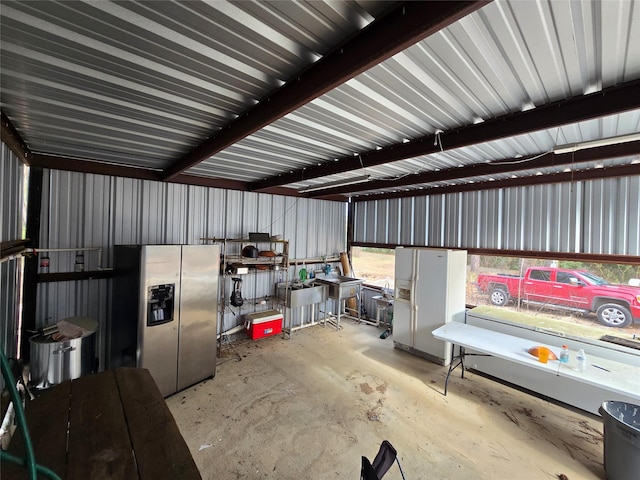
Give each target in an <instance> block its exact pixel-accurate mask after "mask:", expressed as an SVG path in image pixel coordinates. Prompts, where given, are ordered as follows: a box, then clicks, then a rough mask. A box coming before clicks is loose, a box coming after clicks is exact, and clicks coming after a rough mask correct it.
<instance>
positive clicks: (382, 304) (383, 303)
mask: <svg viewBox="0 0 640 480" xmlns="http://www.w3.org/2000/svg"><path fill="white" fill-rule="evenodd" d="M371 298H372V299H373V300H375V302H376V305H377V306H378V308H387V307H390V306H391V305H393V298H390V297H385V296H384V295H375V296H373V297H371Z"/></svg>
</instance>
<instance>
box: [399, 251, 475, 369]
mask: <svg viewBox="0 0 640 480" xmlns="http://www.w3.org/2000/svg"><path fill="white" fill-rule="evenodd" d="M395 260H396V265H395V296H394V304H393V342H394V346H395V347H396V348H400V349H403V350H406V351H409V352H411V353H413V354H415V355H419V356H422V357H425V358H427V359H429V360H432V361H435V362H437V363H440V364H442V365H448V364H449V359H450V358H451V344H450V343H448V342H443V341H442V340H437V339H435V338H434V337H433V335H432V334H431V332H432V331H433V330H435V329H436V328H438V327H440V326H442V325H444V324H445V323H447V322H451V321H453V320H456V321H461V322H464V316H465V289H466V283H467V252H466V250H445V249H436V248H396V259H395Z"/></svg>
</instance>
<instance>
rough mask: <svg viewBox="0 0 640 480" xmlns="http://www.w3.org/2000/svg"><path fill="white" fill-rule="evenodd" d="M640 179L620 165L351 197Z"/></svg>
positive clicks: (636, 168)
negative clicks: (628, 178) (618, 178)
mask: <svg viewBox="0 0 640 480" xmlns="http://www.w3.org/2000/svg"><path fill="white" fill-rule="evenodd" d="M637 175H640V165H637V164H635V165H617V166H613V167H608V168H594V169H591V170H578V171H573V172H559V173H554V174H548V175H533V176H527V177H518V178H509V179H504V180H496V181H494V182H491V181H487V182H474V183H463V184H459V185H448V186H446V187H428V188H421V189H416V188H414V189H409V190H405V191H402V192H384V193H375V194H372V195H359V196H357V197H352V198H351V201H352V202H369V201H372V200H388V199H391V198H407V197H422V196H425V195H440V194H446V193H460V192H474V191H477V190H492V189H496V188H511V187H523V186H528V185H547V184H552V183H563V182H581V181H584V180H598V179H601V178H617V177H628V176H637Z"/></svg>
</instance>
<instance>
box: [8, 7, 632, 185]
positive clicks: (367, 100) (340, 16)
mask: <svg viewBox="0 0 640 480" xmlns="http://www.w3.org/2000/svg"><path fill="white" fill-rule="evenodd" d="M389 5H390V3H386V2H375V1H371V2H369V1H360V2H352V1H309V2H292V1H271V2H264V1H256V2H249V1H246V2H222V1H216V2H180V1H163V2H140V3H137V2H128V1H127V2H106V1H96V2H88V3H83V2H76V1H63V2H49V1H47V2H39V1H32V2H18V1H3V5H2V12H1V14H2V29H1V30H2V31H1V35H2V37H1V42H2V43H1V55H2V57H1V61H2V77H1V81H2V109H3V111H4V112H5V113H6V114H7V115H8V117H9V118H10V119H11V121H12V122H13V124H14V126H15V127H16V128H17V130H18V131H19V133H20V134H21V135H22V136H23V138H24V140H25V141H26V142H27V143H28V145H29V147H30V148H31V150H32V151H34V152H40V153H46V154H52V155H60V156H67V157H75V158H87V159H93V160H98V161H103V162H113V163H123V164H127V165H132V166H138V167H143V168H150V169H155V170H162V169H166V168H167V167H168V166H169V165H171V164H173V163H174V162H175V161H176V160H178V159H180V158H181V157H182V156H183V155H185V154H186V153H188V152H189V151H191V150H192V149H193V148H194V147H196V146H197V145H198V144H200V143H201V142H202V141H203V140H205V139H206V138H207V137H209V136H211V135H214V134H215V133H216V132H217V131H220V129H222V128H224V127H225V126H226V125H227V124H228V123H229V122H231V121H232V120H234V119H236V118H238V116H239V115H242V114H243V112H246V111H248V110H249V109H250V108H251V107H252V106H254V105H256V104H257V103H258V102H259V101H260V100H262V99H264V98H266V97H267V96H268V94H269V93H270V92H272V91H274V90H275V89H277V88H278V87H280V86H281V85H283V84H284V83H285V82H286V81H288V80H290V79H291V78H295V75H296V74H297V73H298V72H301V71H304V70H305V69H306V68H308V67H309V66H310V65H311V64H312V63H313V62H315V61H316V60H317V59H319V58H321V57H322V55H325V54H327V53H328V52H329V51H331V49H332V48H333V47H334V46H336V45H338V44H339V43H340V42H342V41H344V40H345V39H346V38H348V37H350V36H352V35H354V34H356V33H357V32H358V31H359V30H361V29H362V28H363V27H365V26H366V25H367V24H369V23H370V22H372V21H373V20H374V19H375V18H376V17H378V16H380V15H381V14H382V12H383V11H385V9H387V8H388V7H389ZM639 12H640V2H639V1H638V0H629V1H619V2H596V1H589V2H566V1H561V0H552V1H549V0H546V1H536V2H533V1H530V2H526V1H518V0H514V1H504V0H497V1H494V2H492V3H490V4H488V5H486V6H484V7H483V8H481V9H479V10H477V11H476V12H475V13H472V14H469V15H467V16H466V17H464V18H462V19H461V20H459V21H457V22H455V23H453V24H452V25H450V26H449V27H447V28H444V29H442V30H440V31H439V32H437V33H435V34H433V35H431V36H429V37H428V38H426V39H425V40H423V41H421V42H419V43H417V44H416V45H414V46H412V47H410V48H408V49H406V50H405V51H403V52H401V53H398V54H396V55H394V56H393V57H392V58H390V59H388V60H386V61H384V62H382V63H380V64H379V65H377V66H376V67H373V68H371V69H370V70H368V71H367V72H365V73H362V74H360V75H358V76H357V77H355V78H353V79H351V80H349V81H347V82H346V83H344V84H343V85H341V86H339V87H337V88H335V89H333V90H331V91H330V92H328V93H326V94H324V95H322V96H320V97H318V98H316V99H315V100H313V101H311V102H310V103H308V104H307V105H305V106H303V107H301V108H298V109H297V110H295V111H293V112H291V113H289V114H287V115H285V116H284V117H282V118H280V119H279V120H276V121H275V122H273V123H272V124H270V125H268V126H267V127H264V128H262V129H260V130H259V131H257V132H256V133H254V134H252V135H249V136H247V137H246V138H244V139H243V140H240V141H239V142H237V143H235V144H234V145H232V146H231V147H228V148H226V149H224V150H222V151H220V152H219V153H217V154H215V155H213V156H212V157H210V158H209V159H207V160H205V161H203V162H202V163H200V164H198V165H196V166H194V167H192V168H190V169H188V170H187V171H186V173H188V174H191V175H195V176H202V177H210V178H224V179H227V180H238V181H242V182H254V181H258V180H262V179H265V178H270V177H275V176H278V175H280V174H283V173H288V172H292V171H298V170H300V171H301V175H300V177H301V178H302V179H303V180H302V181H298V182H296V183H293V184H289V185H288V186H289V187H292V188H295V189H299V188H304V187H307V186H313V185H318V184H321V183H324V182H330V181H333V180H335V179H337V178H345V177H346V178H349V177H354V176H358V175H361V174H362V172H361V171H358V170H356V171H354V172H351V173H341V174H335V175H329V176H326V177H321V178H316V179H313V178H312V179H308V180H304V172H302V169H309V168H311V167H317V166H318V165H325V164H327V163H328V162H332V161H333V160H334V159H343V158H346V157H350V156H354V155H356V156H357V154H358V153H362V152H365V151H371V150H375V149H376V148H377V147H389V146H391V145H396V144H402V142H404V141H412V140H414V139H416V138H420V137H424V136H425V135H429V134H433V133H435V132H436V131H445V132H447V131H451V130H455V129H457V128H460V127H464V126H467V125H472V124H474V123H478V122H482V121H487V120H491V119H494V118H497V117H500V116H502V115H505V114H509V113H514V112H520V111H525V110H529V109H533V108H535V107H539V106H542V105H545V104H548V103H549V102H557V101H560V100H563V99H567V98H571V97H575V96H576V95H582V94H589V93H591V92H595V91H600V90H602V89H603V88H608V87H612V86H615V85H618V84H621V83H624V82H630V81H634V80H638V79H640V13H639ZM639 119H640V110H633V111H631V112H627V113H621V114H618V115H613V116H609V117H606V118H602V119H597V120H590V121H587V122H580V123H578V124H572V125H566V126H563V127H561V128H553V129H544V130H541V131H538V132H533V133H529V134H527V135H519V136H517V137H512V138H506V139H501V140H494V141H490V142H482V143H478V144H476V145H472V146H469V147H465V148H461V149H456V150H452V151H445V152H439V153H435V154H431V155H426V156H422V157H418V158H414V159H408V160H402V161H398V162H393V163H390V164H386V165H380V166H376V167H367V168H366V172H367V173H368V174H370V175H371V176H372V178H388V177H398V176H402V175H410V174H412V173H415V172H418V171H420V172H423V171H430V170H435V169H446V168H451V167H455V166H457V165H470V164H473V163H479V162H487V161H491V160H501V159H508V158H516V157H518V156H519V155H522V156H528V155H536V154H539V153H542V152H545V151H550V150H552V149H553V146H554V145H557V144H563V143H575V142H583V141H587V140H592V139H596V138H602V137H614V136H618V135H623V134H626V133H635V132H639V131H640V120H639ZM629 161H631V160H630V159H629V158H628V159H626V160H625V159H622V160H620V162H629ZM558 171H561V169H559V170H558ZM550 173H553V172H550ZM516 175H518V176H523V175H524V172H519V173H517V174H516ZM362 188H364V187H362ZM383 191H384V190H383Z"/></svg>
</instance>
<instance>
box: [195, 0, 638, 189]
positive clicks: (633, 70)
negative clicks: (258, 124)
mask: <svg viewBox="0 0 640 480" xmlns="http://www.w3.org/2000/svg"><path fill="white" fill-rule="evenodd" d="M633 4H634V2H605V3H599V2H520V1H515V2H502V1H496V2H493V3H492V4H489V5H487V6H485V7H484V8H482V9H481V10H479V11H478V12H476V13H473V14H471V15H468V16H467V17H465V18H464V19H462V20H460V21H459V22H457V23H455V24H453V25H452V26H450V27H448V28H446V29H444V30H442V31H441V32H439V33H438V34H436V35H433V36H432V37H429V38H428V39H426V40H424V41H422V42H420V43H419V44H417V45H415V46H414V47H411V48H409V49H407V50H406V51H404V52H402V53H399V54H397V55H395V56H394V57H393V58H392V59H390V60H387V61H386V62H383V63H382V64H380V65H378V66H377V67H374V68H372V69H371V70H369V71H368V72H366V73H364V74H362V75H360V76H358V77H357V78H355V79H353V80H351V81H349V82H347V83H346V84H344V85H342V86H340V87H338V88H336V89H334V90H333V91H331V92H330V93H328V94H326V95H323V96H322V97H320V98H318V99H317V100H314V101H312V102H311V103H310V104H308V105H306V106H305V107H302V108H300V109H299V110H298V111H296V112H293V113H291V114H289V115H287V116H286V117H284V118H282V119H281V120H278V121H276V122H274V123H273V124H272V125H270V126H269V127H268V128H265V129H263V130H261V131H259V132H257V133H256V134H254V135H251V136H249V137H247V138H246V139H245V140H242V141H240V142H238V143H237V144H235V145H234V146H232V147H230V148H228V149H227V150H225V151H223V152H221V153H220V154H218V155H215V156H213V157H212V158H210V159H209V160H207V161H205V162H203V163H201V164H200V165H198V166H197V167H194V168H192V169H191V170H190V171H189V173H193V174H197V175H214V174H215V172H224V173H227V174H230V175H235V176H234V177H233V178H237V179H241V180H247V181H249V180H256V179H259V178H261V177H266V176H271V175H274V174H276V173H277V172H278V171H286V170H287V169H288V168H292V167H293V168H302V167H305V166H313V165H317V164H318V163H319V162H323V161H327V160H330V159H331V158H333V157H336V158H337V157H344V156H348V155H350V154H353V153H358V152H362V151H367V150H373V149H375V148H376V147H377V146H387V145H391V144H395V143H400V142H402V141H403V140H405V139H408V140H411V139H414V138H416V137H420V136H423V135H425V134H427V133H434V132H435V131H437V130H443V131H446V130H449V129H453V128H456V127H460V126H464V125H468V124H472V123H474V122H478V121H480V120H481V119H484V120H486V119H490V118H495V117H497V116H500V115H503V114H505V113H510V112H517V111H521V110H526V109H529V108H532V107H533V106H535V105H542V104H545V103H547V102H550V101H557V100H561V99H563V98H567V97H570V96H575V95H578V94H581V93H590V92H592V91H594V90H600V89H601V88H603V87H606V86H611V85H615V84H616V83H620V82H624V81H629V80H632V79H637V78H638V77H640V38H638V36H639V34H638V32H639V31H640V19H639V18H638V14H637V9H635V10H634V9H633ZM634 12H635V14H634V15H631V14H632V13H634ZM622 19H627V20H626V22H623V21H622ZM605 32H606V35H605ZM636 40H637V41H636ZM622 46H624V48H621V47H622ZM604 59H607V60H606V61H605V60H604ZM612 59H617V60H616V61H613V60H612ZM605 63H606V64H605ZM638 118H639V113H638V111H634V112H632V113H630V114H629V113H625V114H622V115H616V116H613V117H611V118H608V119H607V120H606V121H604V120H603V121H593V122H582V123H581V124H579V125H570V126H566V127H563V128H560V129H552V130H551V131H543V132H538V133H533V134H529V135H523V136H519V137H516V138H513V139H506V140H500V141H494V142H488V143H486V144H481V145H476V146H473V147H469V148H465V149H461V150H460V151H459V152H458V151H457V152H453V153H451V154H450V155H447V154H444V155H434V156H429V157H430V158H429V159H428V160H429V161H427V162H425V160H427V159H414V160H408V161H403V162H399V163H401V164H402V165H403V166H402V167H399V166H398V165H397V164H394V165H393V166H391V165H389V166H385V167H383V168H372V169H370V172H369V173H371V174H372V175H373V176H374V177H386V176H388V175H402V174H408V173H412V172H414V171H415V169H416V168H418V169H419V170H423V169H424V168H423V167H422V165H423V164H425V163H426V164H427V165H433V164H434V163H435V165H437V166H438V167H437V168H447V167H452V166H455V165H456V164H458V163H461V164H469V163H472V162H475V161H488V160H491V159H501V158H509V157H512V156H515V155H530V154H537V153H540V152H543V151H548V150H552V149H553V146H554V145H555V144H556V137H557V142H558V143H559V144H564V143H569V142H582V141H586V140H591V139H594V138H600V137H602V136H610V137H613V136H617V135H622V134H626V133H631V132H638V131H640V123H639V122H638ZM460 156H462V159H460V158H459V157H460ZM431 157H435V158H433V160H434V162H432V161H431V160H432V158H431ZM443 157H444V158H443ZM243 163H245V164H247V163H248V164H251V165H258V168H252V169H251V171H246V170H245V171H242V168H241V166H242V164H243ZM227 166H228V167H227ZM235 166H238V170H232V168H233V167H235ZM260 167H264V169H263V168H260ZM227 168H228V170H227ZM428 169H429V168H427V170H428ZM344 176H345V175H342V177H344ZM325 180H326V181H332V180H335V178H334V177H326V178H323V179H322V181H325ZM319 182H320V180H317V181H309V182H301V183H297V184H292V185H290V186H291V187H293V188H301V187H304V186H306V185H315V184H317V183H319Z"/></svg>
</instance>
